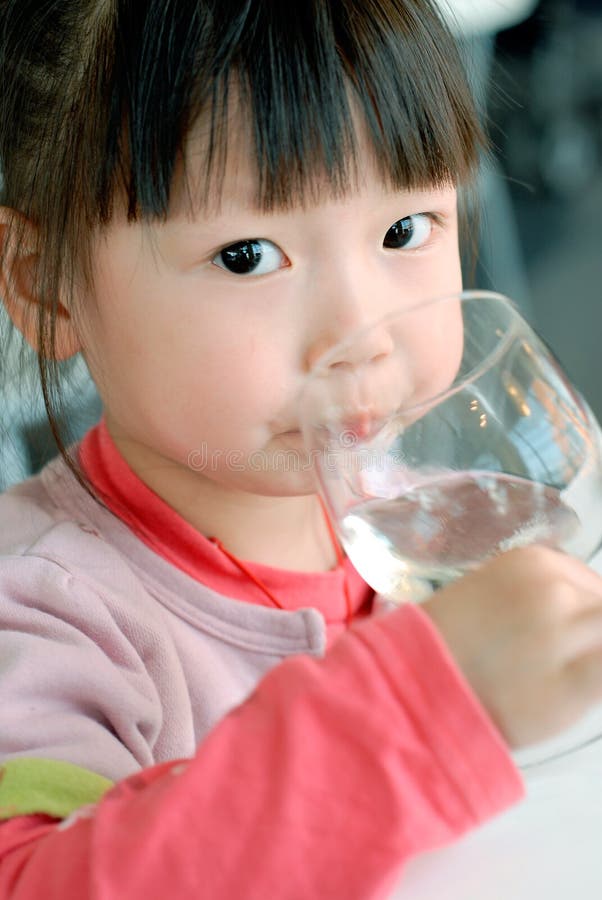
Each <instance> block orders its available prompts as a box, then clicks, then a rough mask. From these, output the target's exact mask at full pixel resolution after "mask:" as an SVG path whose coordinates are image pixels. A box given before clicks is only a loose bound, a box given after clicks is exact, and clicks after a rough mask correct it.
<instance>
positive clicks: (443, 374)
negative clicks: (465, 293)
mask: <svg viewBox="0 0 602 900" xmlns="http://www.w3.org/2000/svg"><path fill="white" fill-rule="evenodd" d="M440 307H441V308H439V304H434V305H433V307H432V309H431V310H430V311H428V310H427V311H425V312H424V313H422V314H421V315H420V316H417V320H416V323H415V329H416V330H415V334H416V336H417V337H416V340H415V341H414V342H413V343H412V346H411V352H410V353H409V359H410V362H409V368H410V370H411V374H412V377H411V379H409V383H411V385H412V392H411V396H409V397H408V398H407V402H406V405H407V406H415V405H417V404H419V403H424V402H425V401H427V400H429V399H430V398H431V397H434V396H436V395H437V394H440V393H441V392H442V391H445V390H447V389H448V388H449V387H450V386H451V385H452V383H453V381H454V379H455V377H456V375H457V374H458V371H459V369H460V364H461V362H462V354H463V350H464V325H463V320H462V308H461V304H460V302H459V301H454V302H449V303H448V302H443V303H442V304H440ZM421 318H422V319H423V322H422V327H421V324H420V319H421Z"/></svg>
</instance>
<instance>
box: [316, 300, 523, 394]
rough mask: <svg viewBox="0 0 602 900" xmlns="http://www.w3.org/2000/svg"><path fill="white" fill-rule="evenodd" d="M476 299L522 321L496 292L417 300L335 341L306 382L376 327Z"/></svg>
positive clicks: (326, 368)
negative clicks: (431, 308) (492, 302)
mask: <svg viewBox="0 0 602 900" xmlns="http://www.w3.org/2000/svg"><path fill="white" fill-rule="evenodd" d="M478 298H483V299H486V300H496V301H498V302H499V303H500V304H501V305H502V306H505V307H507V308H509V309H511V310H512V311H513V312H514V313H515V314H516V315H518V316H520V318H521V320H522V316H521V313H520V311H519V309H518V307H517V305H516V303H515V302H514V301H513V300H511V299H510V297H507V296H506V295H505V294H500V293H499V292H497V291H488V290H478V289H474V288H471V289H470V290H465V291H456V292H455V293H452V294H441V295H439V296H438V297H431V298H430V299H429V300H419V301H418V302H416V303H414V304H413V305H412V306H407V307H404V306H397V307H395V309H393V310H391V311H390V312H388V313H385V314H384V315H382V316H379V317H378V318H376V319H372V320H371V321H370V322H368V323H367V324H366V325H363V326H362V327H361V328H358V329H356V330H355V331H353V332H352V333H351V334H350V335H349V337H347V338H344V339H343V340H341V341H337V343H336V344H335V345H334V347H331V348H330V349H329V350H326V351H325V352H324V353H323V354H322V355H321V356H320V357H319V358H318V359H317V361H316V362H315V363H314V364H313V366H312V367H311V370H310V371H309V372H308V373H307V380H310V379H312V378H314V377H317V378H319V377H320V376H322V375H324V374H326V371H327V370H328V369H329V367H330V363H331V362H332V360H333V359H336V357H337V356H338V355H339V353H340V350H341V348H343V347H348V346H349V345H350V344H352V343H353V342H354V341H356V340H357V339H358V338H361V337H363V336H364V335H366V334H368V332H370V331H372V329H373V328H375V327H376V326H380V325H387V324H388V323H389V322H393V321H395V320H396V319H398V318H400V317H401V316H405V315H410V314H411V313H414V312H417V311H418V310H421V309H427V308H428V307H429V306H434V305H435V304H439V303H446V302H450V301H452V300H460V301H464V300H477V299H478Z"/></svg>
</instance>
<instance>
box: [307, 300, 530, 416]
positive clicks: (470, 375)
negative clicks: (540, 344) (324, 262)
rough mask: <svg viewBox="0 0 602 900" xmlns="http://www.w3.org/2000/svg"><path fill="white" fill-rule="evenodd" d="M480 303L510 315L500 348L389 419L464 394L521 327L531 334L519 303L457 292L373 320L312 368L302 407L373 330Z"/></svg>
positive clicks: (332, 348)
mask: <svg viewBox="0 0 602 900" xmlns="http://www.w3.org/2000/svg"><path fill="white" fill-rule="evenodd" d="M481 299H483V300H494V301H496V303H499V305H500V306H501V307H504V308H505V309H506V310H507V311H508V312H509V313H510V314H511V320H510V324H509V327H508V328H507V330H506V332H505V333H504V334H503V335H502V337H501V338H500V340H499V342H498V344H497V345H496V346H495V347H494V348H493V349H492V350H490V351H489V352H488V353H487V354H486V355H485V357H484V358H483V359H482V360H481V361H480V362H479V363H476V364H475V366H474V367H473V368H472V369H471V370H470V371H469V372H467V373H466V374H465V375H463V376H462V377H461V379H458V378H457V377H456V378H455V379H454V381H453V382H452V383H451V385H449V386H448V387H446V388H444V389H443V390H441V391H438V392H437V393H434V394H431V395H430V396H429V397H426V398H425V399H424V400H420V401H419V402H418V403H414V404H412V405H408V406H399V407H398V408H397V409H396V410H395V411H394V412H392V413H391V415H390V416H389V417H388V419H392V418H394V417H396V416H400V415H404V414H413V413H415V412H417V411H419V410H423V409H428V408H429V407H430V406H432V405H433V404H436V403H439V402H440V401H441V400H442V399H443V398H447V397H452V396H453V395H454V394H456V393H458V392H459V391H461V390H463V389H464V388H465V387H466V385H468V384H470V383H471V382H473V381H475V380H477V379H478V378H480V376H481V375H482V374H483V373H484V372H485V371H487V369H488V368H490V367H491V366H492V365H494V364H495V363H496V362H497V360H498V359H499V357H500V356H501V355H502V354H503V353H504V352H505V350H506V349H507V347H508V345H509V344H510V343H511V341H512V340H513V339H514V338H515V337H516V335H517V333H518V326H521V325H522V326H525V327H526V328H527V329H528V330H529V331H532V328H531V326H530V325H529V323H528V322H527V321H526V320H525V319H524V317H523V316H522V314H521V312H520V310H519V309H518V306H517V305H516V303H515V302H514V301H513V300H511V299H510V297H507V296H506V295H505V294H501V293H499V292H497V291H489V290H478V289H470V290H465V291H457V292H455V293H451V294H442V295H440V296H438V297H433V298H431V299H429V300H421V301H418V302H417V303H415V304H413V305H412V306H408V307H401V306H400V307H396V308H395V309H394V310H392V311H391V312H388V313H385V314H384V315H382V316H380V317H379V318H376V319H372V320H371V321H370V322H369V323H368V324H367V325H364V326H363V327H361V328H358V329H357V330H356V331H354V332H353V333H352V334H351V335H349V337H348V338H346V339H344V340H342V341H339V342H338V343H337V344H335V346H334V347H331V348H330V349H329V350H327V351H326V352H325V353H323V354H322V356H321V357H320V358H319V359H318V360H317V362H316V363H315V364H314V366H313V367H312V369H311V371H310V372H309V373H308V374H307V376H306V377H305V380H304V382H303V385H302V388H301V391H300V393H299V397H300V401H301V403H303V397H304V396H307V394H308V393H309V391H311V386H312V384H314V383H317V382H319V381H320V380H322V379H324V378H325V377H327V376H328V373H329V371H330V363H331V362H332V361H333V360H336V358H337V357H338V356H339V354H340V352H341V349H342V348H345V347H348V346H349V345H351V344H352V343H353V342H354V341H356V340H358V338H361V337H362V336H363V335H365V334H368V333H369V332H370V331H371V330H372V329H373V328H375V327H377V326H382V325H385V326H386V325H387V324H388V323H390V322H393V321H395V320H397V319H398V318H400V317H401V316H404V315H410V314H412V313H414V312H416V311H418V310H423V309H428V307H430V306H434V305H435V304H439V303H446V302H451V301H459V302H461V303H463V302H464V301H470V300H477V301H478V300H481ZM533 334H534V336H535V337H536V338H537V335H535V333H534V332H533Z"/></svg>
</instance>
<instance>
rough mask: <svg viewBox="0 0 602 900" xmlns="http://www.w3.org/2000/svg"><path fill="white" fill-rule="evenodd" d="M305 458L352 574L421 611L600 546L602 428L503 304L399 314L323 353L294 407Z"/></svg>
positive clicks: (499, 299) (476, 296)
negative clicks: (516, 552) (470, 587)
mask: <svg viewBox="0 0 602 900" xmlns="http://www.w3.org/2000/svg"><path fill="white" fill-rule="evenodd" d="M300 420H301V425H302V431H303V436H304V441H305V445H306V449H307V450H308V452H309V454H310V457H311V460H312V464H313V465H314V467H315V470H316V472H317V475H318V479H319V484H320V491H321V494H322V496H323V498H324V501H325V504H326V506H327V509H328V511H329V513H330V516H331V518H332V521H333V524H334V526H335V528H336V529H337V532H338V534H339V536H340V539H341V542H342V544H343V546H344V547H345V550H346V552H347V553H348V555H349V557H350V559H351V561H352V562H353V564H354V565H355V567H356V568H357V569H358V571H359V572H360V574H361V575H362V576H363V577H364V579H365V580H366V581H367V582H368V583H369V584H370V585H371V586H372V587H373V588H374V589H375V590H377V591H378V592H379V593H381V594H383V595H385V596H387V597H389V598H390V599H392V600H395V601H398V602H402V601H406V600H413V601H420V600H421V599H424V598H425V597H427V596H428V595H429V594H430V593H431V592H432V591H433V590H434V589H436V588H437V587H439V586H441V585H443V584H445V583H447V582H449V581H450V580H452V579H455V578H457V577H458V576H460V575H462V574H463V573H464V572H466V571H468V570H470V569H471V568H473V567H475V566H477V565H479V564H480V563H482V562H484V561H485V560H486V559H488V558H489V557H491V556H493V555H495V554H498V553H500V552H503V551H504V550H507V549H510V548H512V547H519V546H523V545H526V544H530V543H535V542H537V543H540V544H546V545H548V546H550V547H555V548H558V549H562V550H564V551H566V552H568V553H571V554H573V555H575V556H576V557H578V558H580V559H582V560H589V559H590V558H591V556H592V555H593V554H594V552H595V551H596V550H597V549H598V548H599V547H600V544H601V543H602V515H601V514H600V510H601V508H602V466H601V447H602V438H601V432H600V427H599V425H598V423H597V422H596V420H595V418H594V416H593V414H592V413H591V411H590V410H589V408H588V407H587V404H586V403H585V402H584V401H583V399H582V398H581V397H580V396H579V394H578V393H577V392H576V390H575V389H574V388H573V386H572V385H571V383H570V381H569V380H568V378H567V376H566V375H565V374H564V372H563V371H562V369H561V368H560V366H559V365H558V362H557V361H556V360H555V359H554V357H553V356H552V354H551V353H550V352H549V350H548V349H547V347H546V346H545V345H544V344H543V343H542V341H541V340H540V339H539V338H538V337H537V335H536V334H535V333H534V331H533V330H532V328H531V327H530V326H529V325H528V324H527V322H526V321H525V320H524V319H523V317H522V316H521V315H520V313H519V312H518V310H517V309H516V307H515V306H514V304H513V303H512V302H511V301H510V300H508V298H506V297H503V296H501V295H499V294H494V293H491V292H485V291H466V292H464V293H462V294H460V295H456V296H452V297H447V298H444V299H438V300H434V301H431V302H428V303H421V304H420V305H417V306H415V307H412V308H402V309H399V310H397V311H395V312H393V313H390V314H389V315H387V316H385V317H384V318H382V319H380V320H378V321H376V322H374V323H373V324H372V325H370V326H369V327H368V328H364V329H362V330H361V331H358V332H357V333H355V334H354V335H352V336H351V337H350V338H348V339H347V340H345V341H343V342H342V343H341V344H339V345H338V346H337V347H335V348H333V349H332V350H330V351H329V352H328V353H327V354H326V355H324V356H323V357H322V358H321V359H320V360H319V361H318V362H317V364H316V365H315V366H314V368H313V370H312V372H311V374H310V375H309V376H308V379H307V381H306V384H305V386H304V389H303V391H302V395H301V400H300Z"/></svg>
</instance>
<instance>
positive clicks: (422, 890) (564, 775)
mask: <svg viewBox="0 0 602 900" xmlns="http://www.w3.org/2000/svg"><path fill="white" fill-rule="evenodd" d="M592 566H593V568H595V569H596V570H597V571H602V554H600V553H599V554H598V555H597V557H596V558H595V560H594V562H593V564H592ZM597 735H600V736H601V738H600V739H599V740H594V742H593V743H591V744H589V745H588V746H585V747H582V748H581V749H578V750H574V751H573V752H569V753H568V755H563V756H561V757H560V758H557V759H550V756H551V755H552V754H553V753H562V752H566V751H567V749H569V748H570V747H573V746H575V745H579V744H580V743H581V742H582V741H586V740H588V739H591V738H594V737H596V736H597ZM538 760H539V763H537V761H538ZM542 760H547V761H543V762H542ZM517 762H518V763H519V764H520V765H525V767H526V766H527V764H528V763H536V764H535V765H532V766H531V767H528V768H527V767H526V768H525V769H524V770H523V775H524V778H525V783H526V786H527V797H526V799H525V800H524V801H523V803H521V804H519V805H518V806H516V807H514V808H513V809H511V810H509V811H508V812H506V813H504V814H503V815H501V816H498V818H496V819H494V820H493V821H491V822H489V823H488V824H487V825H485V826H484V827H482V828H480V829H478V830H477V831H475V832H473V833H472V834H470V835H468V836H467V837H465V838H464V839H463V840H461V841H459V842H458V843H456V844H454V845H452V846H450V847H447V848H445V849H443V850H438V851H435V852H433V853H428V854H425V855H424V856H421V857H419V858H417V859H415V860H413V861H412V862H411V863H410V864H409V865H408V866H407V868H406V870H405V874H404V877H403V880H402V882H401V884H400V886H399V888H398V889H397V891H396V892H395V893H394V894H393V895H392V898H391V900H539V898H543V900H567V898H569V900H573V898H574V900H600V898H601V897H602V707H600V708H598V709H596V710H594V711H593V712H592V713H591V714H590V715H589V716H588V718H587V719H586V720H585V721H583V722H582V723H580V725H579V726H577V728H574V729H572V730H571V731H570V732H568V733H566V734H564V735H562V736H560V737H559V738H557V739H556V740H555V741H552V742H548V743H547V744H545V745H541V746H539V747H536V748H533V749H532V750H529V751H524V752H523V753H521V754H520V755H517Z"/></svg>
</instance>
